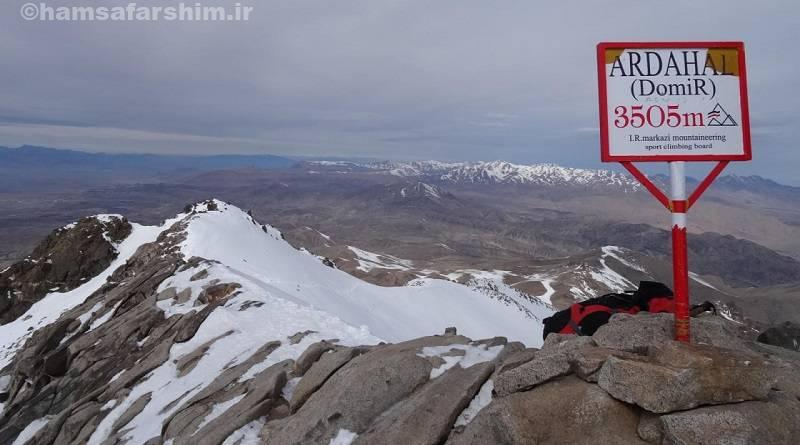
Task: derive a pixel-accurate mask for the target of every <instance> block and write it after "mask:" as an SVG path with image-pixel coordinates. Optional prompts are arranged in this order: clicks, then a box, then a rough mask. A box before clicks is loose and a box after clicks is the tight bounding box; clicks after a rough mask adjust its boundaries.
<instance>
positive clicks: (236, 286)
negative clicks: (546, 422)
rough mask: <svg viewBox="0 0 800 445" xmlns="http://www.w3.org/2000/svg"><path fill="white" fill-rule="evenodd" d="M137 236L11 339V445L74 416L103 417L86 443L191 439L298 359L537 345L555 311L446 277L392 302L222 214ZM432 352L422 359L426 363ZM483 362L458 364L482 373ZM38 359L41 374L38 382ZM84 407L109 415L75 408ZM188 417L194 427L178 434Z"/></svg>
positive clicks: (15, 326)
mask: <svg viewBox="0 0 800 445" xmlns="http://www.w3.org/2000/svg"><path fill="white" fill-rule="evenodd" d="M132 226H133V230H132V233H131V234H130V235H129V236H128V237H127V238H126V239H124V240H123V241H122V242H121V243H120V244H119V246H118V247H117V249H118V253H119V254H118V257H117V258H116V259H115V260H114V262H113V264H111V265H109V267H108V268H107V269H106V270H105V271H103V272H102V273H100V274H99V275H97V276H96V277H95V278H93V279H92V280H90V281H88V282H86V283H85V284H83V285H81V286H79V287H78V288H76V289H74V290H73V291H70V292H68V293H59V292H52V293H49V294H47V295H45V296H44V298H43V299H42V300H41V301H39V302H37V303H36V304H35V305H33V306H32V307H31V308H30V309H29V310H28V312H26V313H25V315H24V316H22V317H19V318H18V319H17V320H15V321H14V322H12V323H9V324H6V325H2V326H0V340H1V342H0V369H3V368H4V367H5V365H10V366H9V367H7V368H5V370H4V371H3V372H2V373H0V377H1V376H3V375H8V376H10V378H11V383H10V385H8V388H9V389H8V390H7V391H8V393H9V394H10V395H11V397H10V398H9V401H8V402H7V403H6V404H5V405H4V406H0V409H2V410H5V411H4V412H3V413H2V414H0V415H2V416H7V417H6V418H4V423H5V424H6V425H9V429H6V428H5V427H4V426H2V425H0V442H4V441H5V440H6V439H9V440H10V441H11V442H13V440H14V437H16V436H17V434H18V433H19V431H21V430H22V429H25V427H26V426H27V425H34V427H35V428H34V427H31V428H30V429H28V430H27V431H26V433H25V434H26V437H33V438H34V439H35V440H36V438H40V437H42V435H47V434H59V431H61V432H63V433H64V434H72V433H66V432H64V431H62V430H60V428H61V427H60V426H59V425H61V423H59V422H60V421H62V420H63V417H60V416H61V414H62V413H63V412H62V410H64V409H66V410H68V412H76V413H77V412H79V411H80V412H82V410H83V409H89V410H90V412H93V413H95V414H92V415H93V416H96V420H95V421H93V424H92V425H93V426H92V429H91V430H86V431H84V433H83V434H84V435H83V436H82V437H81V439H80V440H78V442H88V443H104V442H106V441H109V440H111V441H112V442H113V441H115V440H119V441H127V442H128V443H145V442H147V441H148V440H150V439H151V438H153V437H156V436H160V435H162V434H166V435H167V436H168V437H163V439H164V440H166V439H168V438H176V437H184V438H188V437H191V436H193V435H194V434H200V431H201V430H202V431H203V432H207V431H216V430H217V429H218V428H219V424H220V423H221V422H223V421H224V422H225V423H226V424H229V423H230V422H229V420H223V419H227V417H225V416H226V414H225V413H229V414H228V416H229V417H230V416H231V415H232V414H230V412H231V410H233V411H236V410H237V409H241V406H244V405H248V404H251V403H253V400H251V398H249V397H247V396H244V397H242V396H243V395H244V394H248V393H249V392H251V391H255V388H256V387H263V385H267V384H268V383H265V380H264V379H267V380H269V379H278V380H269V381H270V382H273V383H271V384H274V385H283V383H282V382H285V380H281V379H282V378H279V376H280V375H281V374H280V373H279V374H274V373H275V372H277V371H276V369H284V370H285V369H287V366H288V369H291V366H290V365H287V363H292V362H293V361H300V360H301V359H302V357H301V354H303V353H304V351H306V350H307V349H309V348H310V347H311V346H312V345H313V344H315V343H319V342H323V341H330V343H331V344H334V345H335V347H336V348H344V347H350V348H357V347H361V345H375V344H378V343H379V342H381V341H388V342H401V341H404V340H408V339H411V338H415V337H420V336H430V335H433V334H440V333H442V332H444V331H445V328H447V327H449V326H457V327H458V328H459V330H460V331H461V332H464V334H468V335H470V336H472V338H491V337H494V336H496V335H504V336H506V337H508V338H509V339H511V340H517V341H522V342H524V343H526V344H529V345H531V346H536V345H539V344H541V335H542V325H541V319H543V318H544V317H546V316H548V315H550V313H552V309H550V308H549V306H547V305H544V304H541V303H538V302H534V301H529V300H525V299H520V300H519V301H508V300H502V299H499V298H495V297H491V296H488V295H487V294H486V293H485V292H482V291H481V290H480V289H475V288H472V287H469V286H465V285H462V284H458V283H454V282H449V281H446V280H441V279H431V278H421V279H417V280H414V282H413V285H410V286H403V287H393V288H389V287H380V286H376V285H373V284H370V283H367V282H364V281H362V280H360V279H358V278H356V277H354V276H352V275H349V274H347V273H345V272H342V271H340V270H337V269H334V268H331V267H328V266H326V265H324V264H323V263H322V262H321V261H320V259H319V258H317V257H315V256H313V255H309V254H308V253H307V252H304V251H301V250H297V249H295V248H294V247H292V246H291V245H290V244H288V243H287V242H286V241H284V240H283V237H282V235H281V233H280V232H279V231H278V230H276V229H275V228H273V227H270V226H267V225H262V224H259V223H258V222H257V221H256V220H255V219H254V218H253V217H252V216H251V215H249V214H248V213H247V212H244V211H242V210H240V209H238V208H236V207H234V206H232V205H229V204H227V203H224V202H222V201H218V200H209V201H206V202H203V203H200V204H197V205H193V206H188V207H187V208H186V209H185V213H183V214H180V215H178V216H177V217H176V218H173V219H171V220H169V221H166V222H165V223H164V224H163V225H161V226H157V227H145V226H141V225H137V224H132ZM510 298H511V297H510ZM459 341H460V340H459ZM445 344H449V343H445ZM426 346H442V345H440V344H438V343H435V344H430V345H426ZM492 346H493V345H492ZM480 349H481V350H482V351H484V352H487V351H492V352H494V351H496V349H491V348H490V347H489V346H487V347H485V348H484V347H481V348H480ZM353 350H354V351H356V350H359V349H353ZM421 352H422V347H421V346H420V347H419V348H416V349H415V350H414V351H413V355H414V356H416V354H417V353H421ZM470 354H471V353H467V358H466V359H465V361H463V362H462V363H461V365H460V366H462V367H463V366H467V365H468V364H472V363H473V362H475V360H472V359H471V358H470V357H472V356H471V355H470ZM34 357H35V359H34ZM101 357H102V359H101ZM108 357H114V359H112V360H110V361H109V360H106V358H108ZM23 358H27V360H23ZM30 360H39V361H40V365H39V366H37V367H34V368H32V369H29V368H28V367H26V366H27V365H25V363H28V362H29V361H30ZM426 360H427V359H426ZM430 360H432V361H433V362H436V361H437V360H439V359H438V358H435V357H431V358H430ZM434 364H435V363H434ZM87 367H88V368H87ZM276 367H277V368H276ZM434 367H437V368H438V365H436V366H434ZM456 368H458V366H456ZM232 369H235V370H236V373H237V374H236V378H235V379H233V380H232V381H231V382H229V383H226V384H224V385H221V386H220V387H224V388H233V389H234V390H232V391H230V392H224V394H223V395H222V396H220V397H221V398H220V399H219V400H218V403H212V404H211V405H208V406H205V405H204V406H205V408H208V409H207V412H205V411H204V412H203V413H198V412H196V411H195V410H196V409H197V405H195V403H196V401H197V400H202V399H203V397H205V396H204V395H203V394H205V393H204V392H203V391H212V389H208V388H209V385H210V384H211V383H212V382H213V381H215V379H216V378H218V377H219V376H228V375H230V372H233V371H231V370H232ZM431 369H433V368H430V369H428V370H426V371H425V375H426V376H427V375H429V374H430V371H431ZM9 372H10V374H9ZM281 372H285V371H281ZM282 375H283V376H284V377H283V378H286V377H285V376H286V374H285V373H284V374H282ZM298 375H299V374H298ZM270 376H272V377H270ZM295 377H296V376H295ZM292 378H294V377H292ZM87 379H88V380H87ZM89 380H91V381H92V382H94V383H91V384H89ZM97 382H108V383H107V387H103V388H101V389H102V390H103V395H102V396H100V395H97V394H95V395H92V396H89V394H93V393H92V391H95V390H98V388H97V386H96V384H97ZM48 385H53V387H54V388H56V387H57V388H62V387H63V388H70V389H69V391H68V392H69V394H70V395H69V396H68V397H67V396H66V394H67V393H64V397H67V398H66V399H59V400H62V401H61V402H59V403H58V404H52V403H51V402H47V403H46V405H47V406H44V404H45V402H44V401H45V400H46V398H44V397H40V395H41V391H43V390H45V389H46V388H49V386H48ZM231 385H233V386H231ZM254 385H255V386H254ZM282 389H283V387H282V386H281V388H280V391H276V392H275V394H281V393H283V391H282ZM297 390H298V391H304V390H305V391H307V390H308V389H307V388H304V387H302V386H300V387H298V389H297ZM3 391H5V389H4V390H3ZM65 391H67V390H65ZM226 391H227V390H226ZM289 393H291V391H289ZM85 396H86V397H91V398H92V400H96V402H97V404H94V402H92V406H91V407H85V406H83V405H80V406H78V405H76V406H73V405H69V404H70V403H72V402H73V401H78V400H80V399H81V397H85ZM60 397H61V396H60ZM270 397H272V396H270ZM47 400H49V399H47ZM40 402H41V403H40ZM75 403H78V402H75ZM81 403H82V402H81ZM248 406H249V405H248ZM237 407H239V408H237ZM79 408H80V409H79ZM73 410H74V411H73ZM189 413H191V415H192V416H193V418H196V419H197V422H195V423H191V424H188V425H187V424H184V423H181V422H183V420H175V419H176V418H178V419H182V417H181V416H188V415H189ZM37 419H38V420H37ZM256 420H258V419H249V420H248V422H251V421H256ZM262 420H263V419H262ZM34 421H35V422H34ZM67 423H69V421H67ZM256 424H258V422H256ZM256 424H253V425H256ZM13 425H16V427H14V428H18V429H11V426H13ZM169 425H172V426H171V427H169ZM176 425H177V426H176ZM253 425H251V426H250V428H251V429H252V428H253V427H254V426H253ZM244 426H245V425H239V426H237V428H241V427H244ZM165 428H166V429H165ZM165 431H166V433H165ZM248 431H249V430H248ZM75 432H78V431H77V430H76V431H75ZM231 432H232V431H231ZM203 434H205V433H203ZM240 434H243V435H244V431H240ZM73 439H76V438H75V437H73V438H70V439H69V440H68V441H71V440H73ZM223 439H224V438H223ZM175 443H184V442H182V441H178V442H175Z"/></svg>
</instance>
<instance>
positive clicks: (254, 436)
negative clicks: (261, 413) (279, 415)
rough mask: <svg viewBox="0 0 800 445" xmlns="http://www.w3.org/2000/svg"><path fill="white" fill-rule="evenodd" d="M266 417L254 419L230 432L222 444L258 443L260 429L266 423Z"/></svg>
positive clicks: (246, 444)
mask: <svg viewBox="0 0 800 445" xmlns="http://www.w3.org/2000/svg"><path fill="white" fill-rule="evenodd" d="M266 423H267V422H266V417H262V418H260V419H256V420H254V421H252V422H250V423H248V424H247V425H245V426H243V427H241V428H239V429H238V430H236V431H234V432H233V433H231V435H230V436H228V438H227V439H225V441H224V442H222V445H234V444H236V445H260V444H261V438H260V437H259V435H260V434H261V429H262V428H264V425H265V424H266Z"/></svg>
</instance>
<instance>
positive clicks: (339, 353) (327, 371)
mask: <svg viewBox="0 0 800 445" xmlns="http://www.w3.org/2000/svg"><path fill="white" fill-rule="evenodd" d="M356 352H357V351H356V349H354V348H340V349H339V350H336V351H330V352H326V353H324V354H322V356H321V357H320V358H319V360H317V361H316V362H315V363H314V364H313V365H311V369H309V370H308V371H307V372H306V373H305V375H303V378H302V379H300V382H299V383H298V384H297V387H296V388H295V389H294V392H293V394H292V400H291V401H290V403H289V404H290V406H291V410H292V412H296V411H297V410H298V409H299V408H300V407H301V406H303V404H304V403H306V400H308V398H309V397H311V394H313V393H314V391H316V390H317V389H319V388H320V387H321V386H322V384H323V383H325V381H326V380H328V378H329V377H330V376H331V375H333V373H334V372H336V371H337V370H338V369H339V368H341V367H342V366H344V365H345V364H346V363H347V362H349V361H350V360H351V359H352V358H353V357H355V356H356Z"/></svg>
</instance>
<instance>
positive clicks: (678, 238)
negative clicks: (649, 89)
mask: <svg viewBox="0 0 800 445" xmlns="http://www.w3.org/2000/svg"><path fill="white" fill-rule="evenodd" d="M669 177H670V201H669V209H670V211H671V212H672V279H673V284H674V288H675V339H676V340H678V341H682V342H684V343H688V342H689V265H688V261H689V260H688V254H687V247H686V212H687V210H688V205H687V200H686V170H685V163H684V161H673V162H670V163H669Z"/></svg>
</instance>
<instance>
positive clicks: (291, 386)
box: [281, 377, 302, 401]
mask: <svg viewBox="0 0 800 445" xmlns="http://www.w3.org/2000/svg"><path fill="white" fill-rule="evenodd" d="M301 378H302V377H294V378H292V379H289V381H288V382H286V386H284V387H283V391H281V395H282V396H283V399H284V400H287V401H291V400H292V396H294V390H295V389H296V388H297V384H298V383H300V379H301Z"/></svg>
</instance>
